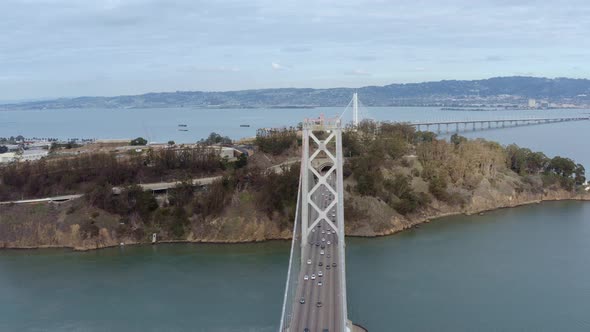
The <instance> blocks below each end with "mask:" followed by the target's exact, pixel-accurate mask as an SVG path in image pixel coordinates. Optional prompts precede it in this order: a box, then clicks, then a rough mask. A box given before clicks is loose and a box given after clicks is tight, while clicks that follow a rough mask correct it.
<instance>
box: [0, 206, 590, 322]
mask: <svg viewBox="0 0 590 332" xmlns="http://www.w3.org/2000/svg"><path fill="white" fill-rule="evenodd" d="M589 216H590V204H584V203H578V202H553V203H545V204H542V205H535V206H529V207H521V208H517V209H510V210H501V211H496V212H491V213H488V214H486V215H484V216H475V217H453V218H446V219H444V220H440V221H437V222H434V223H431V224H427V225H424V226H423V227H421V228H420V229H417V230H412V231H408V232H404V233H401V234H397V235H394V236H390V237H384V238H378V239H349V240H348V246H347V275H348V296H349V312H350V317H351V318H352V319H353V320H355V321H358V322H360V323H362V324H363V325H365V326H366V327H367V328H368V329H369V330H370V331H393V330H394V329H395V330H397V331H588V330H590V316H589V315H588V307H589V306H590V278H588V276H589V275H590V264H588V262H589V257H590V241H588V239H589V238H590V218H589ZM288 250H289V243H287V242H271V243H265V244H254V245H253V244H248V245H230V246H225V245H192V244H178V245H158V246H153V247H152V246H141V247H126V248H113V249H105V250H100V251H94V252H88V253H77V252H70V251H62V250H39V251H0V285H1V286H2V287H0V331H275V329H276V328H277V325H278V321H279V318H280V307H281V304H282V303H281V301H282V297H283V287H284V281H285V276H286V269H287V261H288Z"/></svg>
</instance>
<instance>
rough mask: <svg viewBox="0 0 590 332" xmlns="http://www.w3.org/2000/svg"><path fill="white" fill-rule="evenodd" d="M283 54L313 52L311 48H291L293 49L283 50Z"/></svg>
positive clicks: (286, 48)
mask: <svg viewBox="0 0 590 332" xmlns="http://www.w3.org/2000/svg"><path fill="white" fill-rule="evenodd" d="M281 52H284V53H306V52H311V48H309V47H298V46H291V47H284V48H281Z"/></svg>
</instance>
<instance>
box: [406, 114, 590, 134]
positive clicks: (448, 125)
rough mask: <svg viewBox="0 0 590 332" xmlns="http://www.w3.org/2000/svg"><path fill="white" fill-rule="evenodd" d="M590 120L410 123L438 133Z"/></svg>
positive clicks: (576, 118) (585, 118) (496, 120)
mask: <svg viewBox="0 0 590 332" xmlns="http://www.w3.org/2000/svg"><path fill="white" fill-rule="evenodd" d="M585 120H590V117H588V116H576V117H559V118H524V119H488V120H463V121H425V122H413V123H409V125H410V126H412V127H414V128H416V130H417V131H424V130H425V131H431V130H430V128H431V127H433V130H434V131H435V132H436V133H438V134H443V133H446V134H449V133H451V132H461V131H463V132H465V131H476V130H485V129H495V128H507V127H519V126H530V125H538V124H547V123H556V122H570V121H585Z"/></svg>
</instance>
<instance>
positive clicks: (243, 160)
mask: <svg viewBox="0 0 590 332" xmlns="http://www.w3.org/2000/svg"><path fill="white" fill-rule="evenodd" d="M234 165H235V167H236V168H243V167H245V166H246V165H248V155H247V154H245V153H242V154H241V155H239V156H238V160H236V162H235V163H234Z"/></svg>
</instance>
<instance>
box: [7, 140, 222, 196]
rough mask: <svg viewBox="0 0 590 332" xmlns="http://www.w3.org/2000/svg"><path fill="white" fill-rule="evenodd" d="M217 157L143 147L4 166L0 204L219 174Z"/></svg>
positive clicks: (203, 151) (197, 149) (202, 149)
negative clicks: (120, 153)
mask: <svg viewBox="0 0 590 332" xmlns="http://www.w3.org/2000/svg"><path fill="white" fill-rule="evenodd" d="M224 167H225V166H224V163H223V162H222V160H221V159H220V158H219V156H218V155H217V154H216V153H215V151H212V150H211V149H208V148H206V147H204V146H201V145H199V146H196V147H194V148H187V147H185V148H180V149H163V150H152V149H149V150H148V151H147V152H146V153H145V154H137V155H131V156H126V157H125V158H121V157H120V156H119V157H118V156H117V155H115V154H110V153H94V154H81V155H77V156H74V157H68V158H59V159H48V160H40V161H36V162H23V163H16V164H10V165H7V166H5V167H2V168H0V200H10V199H21V198H22V197H28V198H34V197H46V196H55V195H62V194H66V193H78V192H82V191H85V190H86V188H94V187H96V186H106V185H108V186H121V185H128V184H133V183H140V182H157V181H162V180H165V179H170V180H172V179H177V178H182V177H197V176H205V175H210V174H213V173H218V172H221V171H223V169H224Z"/></svg>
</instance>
